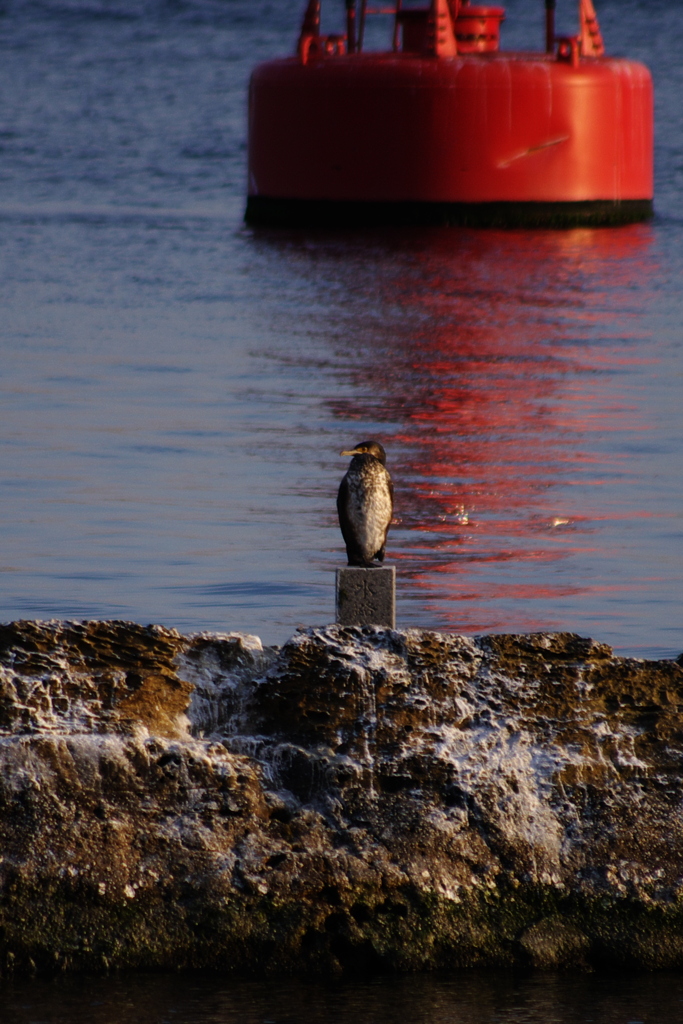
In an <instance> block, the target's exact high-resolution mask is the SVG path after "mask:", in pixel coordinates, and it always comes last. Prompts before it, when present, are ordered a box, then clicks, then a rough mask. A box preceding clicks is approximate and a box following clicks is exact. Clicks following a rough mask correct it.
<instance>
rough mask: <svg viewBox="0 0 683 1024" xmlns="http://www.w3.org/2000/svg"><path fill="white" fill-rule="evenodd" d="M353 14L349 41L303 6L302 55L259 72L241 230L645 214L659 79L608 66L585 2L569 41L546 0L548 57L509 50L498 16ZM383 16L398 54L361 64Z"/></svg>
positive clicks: (405, 9) (611, 219) (627, 218)
mask: <svg viewBox="0 0 683 1024" xmlns="http://www.w3.org/2000/svg"><path fill="white" fill-rule="evenodd" d="M380 2H381V0H380ZM345 3H346V32H345V33H344V34H338V35H324V34H322V33H321V25H320V0H309V2H308V6H307V8H306V12H305V15H304V19H303V24H302V27H301V32H300V35H299V39H298V44H297V51H296V55H295V56H293V57H289V58H283V59H279V60H271V61H268V62H266V63H265V64H261V65H260V66H259V67H257V68H256V69H255V70H254V72H253V74H252V77H251V83H250V90H249V187H248V200H247V210H246V219H247V221H248V222H250V223H252V224H267V225H295V226H298V225H330V224H333V225H342V226H350V225H358V224H361V225H371V224H468V225H481V226H486V225H490V226H558V227H562V226H573V225H603V224H618V223H625V222H631V221H636V220H642V219H645V218H647V217H649V216H650V215H651V214H652V209H653V205H652V204H653V94H652V79H651V76H650V73H649V71H648V69H647V68H646V67H645V66H644V65H643V64H641V63H639V62H637V61H633V60H627V59H622V58H613V57H608V56H606V55H605V48H604V44H603V39H602V35H601V32H600V26H599V24H598V19H597V15H596V12H595V9H594V7H593V3H592V0H579V31H578V33H577V34H576V35H573V36H562V37H558V36H556V35H555V0H545V50H544V51H539V52H506V51H501V50H500V48H499V39H500V25H501V22H502V21H503V19H504V17H505V11H504V9H503V8H502V7H493V6H482V5H474V4H470V3H467V2H465V0H430V2H429V6H423V7H415V6H406V4H405V3H404V0H394V3H393V4H392V6H390V7H370V6H369V5H368V0H345ZM381 13H384V14H390V15H391V16H392V17H393V19H394V25H393V33H392V47H391V49H390V50H388V51H386V52H379V53H375V52H366V51H365V50H364V37H365V24H366V20H367V18H368V17H369V16H372V15H375V14H381Z"/></svg>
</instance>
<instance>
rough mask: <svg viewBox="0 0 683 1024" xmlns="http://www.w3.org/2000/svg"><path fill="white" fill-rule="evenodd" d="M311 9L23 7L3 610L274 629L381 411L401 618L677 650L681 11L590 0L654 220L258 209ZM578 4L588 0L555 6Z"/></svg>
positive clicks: (9, 0) (126, 1008) (180, 992)
mask: <svg viewBox="0 0 683 1024" xmlns="http://www.w3.org/2000/svg"><path fill="white" fill-rule="evenodd" d="M300 7H301V0H277V2H275V0H272V2H269V0H168V2H163V0H135V2H134V0H44V2H33V0H23V2H22V0H4V2H3V3H2V4H1V6H0V10H1V11H2V15H1V16H0V261H1V272H0V308H1V309H2V315H1V318H0V346H1V349H0V394H1V403H2V404H1V408H2V431H1V435H0V487H1V489H2V490H1V493H2V502H1V504H0V521H1V524H2V533H1V536H2V550H1V552H0V580H1V581H2V586H1V587H0V618H3V619H11V618H16V617H21V616H23V617H42V618H48V617H53V616H55V617H112V616H115V617H119V618H130V619H135V620H138V621H142V622H149V621H154V622H160V623H164V624H166V625H173V626H177V627H178V628H180V629H182V630H185V631H189V630H196V629H205V628H216V629H226V628H227V629H239V630H246V631H251V632H256V633H259V634H260V635H261V636H262V637H263V638H264V639H265V640H267V641H269V642H280V641H282V640H284V639H285V638H286V637H287V636H288V635H289V634H291V632H292V631H293V630H294V628H295V627H296V626H297V625H299V624H313V623H320V622H325V621H330V620H331V619H332V617H333V608H332V582H331V581H332V570H333V568H334V567H335V566H336V565H339V564H341V561H342V546H341V538H340V536H339V533H338V528H337V525H336V521H335V512H334V497H335V491H336V487H337V483H338V480H339V478H340V476H341V474H342V472H343V470H344V460H341V459H340V458H339V457H338V454H337V453H338V452H339V451H340V450H341V449H342V448H345V447H348V446H349V445H350V444H353V443H354V442H357V441H360V440H362V439H364V438H365V437H367V436H372V435H375V436H378V437H380V438H381V439H382V440H383V441H384V443H385V445H386V447H387V449H388V450H389V455H390V467H391V470H392V472H393V474H394V477H395V480H396V493H397V510H396V514H397V519H398V520H399V522H398V523H397V524H396V525H395V526H394V528H393V530H392V533H391V534H390V544H389V556H390V559H391V560H392V561H395V562H396V564H397V566H398V569H399V586H400V598H399V621H400V623H401V624H403V625H421V626H430V627H437V628H440V629H447V630H461V631H466V632H471V631H486V630H496V631H504V630H528V629H546V628H552V629H571V630H577V631H579V632H581V633H584V634H590V635H593V636H595V637H597V638H599V639H601V640H604V641H608V642H610V643H612V644H613V645H614V646H615V647H616V648H617V650H618V651H621V652H624V653H630V654H644V655H649V656H672V655H675V654H678V652H680V651H681V650H682V649H683V615H682V614H681V600H680V595H681V589H682V583H683V559H682V556H681V550H682V546H681V528H682V522H681V516H682V511H683V501H682V498H683V474H682V473H681V450H682V448H683V444H682V442H683V414H682V413H681V407H682V405H683V403H682V402H681V399H680V392H681V384H682V383H683V358H682V349H681V336H682V328H681V324H682V322H683V316H682V312H683V310H682V308H681V307H682V302H681V292H680V287H679V282H680V279H681V270H682V269H683V267H682V264H683V204H682V199H681V186H682V185H683V133H682V132H681V119H682V118H683V106H682V105H681V103H680V96H681V92H682V87H683V64H682V63H681V61H680V53H681V52H682V49H683V9H681V8H680V7H679V6H676V5H672V4H670V3H668V2H664V0H648V2H645V0H643V2H636V0H620V2H616V0H611V2H602V3H601V4H599V15H600V19H601V24H602V27H603V31H604V35H605V38H606V40H607V45H608V49H609V51H610V52H612V53H624V54H628V55H630V56H633V57H637V58H640V59H643V60H645V61H646V62H647V63H648V64H649V65H650V67H651V68H652V70H653V73H654V77H655V83H656V90H657V143H656V146H657V150H656V159H657V192H656V209H657V216H656V218H655V220H654V221H653V222H652V223H651V224H647V225H638V226H633V227H627V228H623V229H618V230H609V229H608V230H582V231H570V232H561V233H558V232H526V233H522V232H495V231H481V232H475V231H465V230H443V231H411V232H400V231H395V232H391V231H386V232H379V233H362V232H357V233H354V234H350V235H348V236H343V235H342V236H340V235H337V236H325V235H320V234H315V233H310V232H308V233H307V232H298V233H297V232H289V233H283V232H267V231H260V232H255V231H251V230H247V229H246V228H245V227H244V226H243V224H242V219H241V218H242V212H243V206H244V191H245V189H244V180H245V170H244V164H245V118H244V91H245V83H246V80H247V77H248V73H249V70H250V68H251V67H252V66H253V64H254V63H256V62H257V61H259V60H261V59H265V58H267V57H269V56H271V55H275V54H280V53H283V52H288V51H290V50H291V48H292V45H293V41H294V37H295V33H296V26H297V22H298V17H299V14H300ZM572 17H573V5H571V10H570V5H569V4H564V5H563V2H562V0H561V3H560V9H559V12H558V18H559V24H558V30H560V31H571V30H572V22H571V18H572ZM565 23H566V24H565ZM528 24H531V25H532V29H533V31H530V30H528V28H527V25H528ZM369 31H370V38H371V39H372V33H377V32H380V31H381V27H380V26H378V25H376V24H373V25H372V27H371V28H370V29H369ZM503 38H504V44H505V45H506V46H508V47H515V46H528V45H533V46H539V47H540V44H541V39H542V10H541V4H540V2H537V0H513V2H510V3H509V4H508V20H507V22H506V24H505V26H504V29H503ZM682 1001H683V992H682V989H681V981H680V979H679V978H678V977H671V976H668V975H665V976H640V975H636V976H628V977H625V976H623V975H618V976H615V977H612V976H605V975H601V976H599V977H598V976H586V977H581V976H579V977H575V976H560V977H556V976H544V975H535V976H533V977H531V978H523V977H522V978H520V977H512V976H508V975H501V974H490V973H487V974H485V975H483V974H476V973H475V974H472V975H467V976H460V977H458V978H456V979H455V980H453V979H452V980H443V979H442V980H438V979H425V978H418V979H404V980H402V981H396V980H392V981H390V982H387V981H378V982H375V983H372V984H371V983H368V984H364V983H363V984H357V985H355V986H350V987H346V988H345V987H341V988H335V989H328V988H324V987H319V986H314V985H313V986H303V987H301V986H292V985H289V986H287V985H283V984H281V983H280V984H275V983H268V984H258V985H229V984H227V983H224V982H220V981H219V980H217V979H215V978H214V979H200V978H189V979H188V978H186V977H185V978H178V979H168V978H157V977H152V978H145V977H142V978H140V977H138V978H133V979H126V978H120V979H108V980H106V979H105V980H102V979H99V980H96V981H88V980H85V981H84V980H83V979H72V980H66V981H60V982H54V983H30V984H23V983H17V984H16V985H15V986H10V987H5V989H4V990H3V993H2V996H1V997H0V1007H1V1008H2V1021H3V1024H4V1022H5V1021H7V1022H10V1021H12V1022H14V1021H16V1022H21V1024H24V1022H26V1024H28V1022H37V1021H43V1022H57V1021H69V1022H78V1021H86V1020H87V1021H89V1022H97V1024H105V1022H106V1024H108V1022H116V1024H125V1022H127V1021H135V1022H136V1024H137V1022H144V1024H146V1022H147V1021H149V1022H152V1021H154V1022H162V1021H163V1022H166V1021H176V1020H177V1021H183V1022H184V1024H194V1022H197V1024H209V1022H213V1021H221V1022H223V1021H225V1022H232V1021H235V1022H237V1021H239V1022H240V1024H242V1022H245V1024H251V1022H258V1024H265V1022H266V1021H273V1022H275V1021H277V1022H278V1024H284V1022H285V1021H287V1022H288V1024H292V1022H294V1021H303V1020H305V1021H307V1022H311V1024H315V1022H317V1021H323V1020H325V1021H333V1022H340V1024H343V1022H346V1021H352V1020H353V1021H357V1020H361V1021H363V1022H384V1021H387V1022H392V1024H393V1022H394V1021H395V1020H397V1019H404V1020H410V1021H422V1020H425V1021H429V1022H430V1024H441V1022H449V1024H450V1022H454V1024H455V1022H457V1024H475V1022H476V1024H479V1022H487V1024H491V1022H496V1024H498V1022H501V1024H527V1022H528V1024H536V1022H539V1024H541V1022H542V1024H551V1022H552V1024H554V1022H558V1024H575V1022H584V1021H586V1022H588V1021H596V1022H599V1024H611V1022H614V1024H637V1022H641V1021H642V1022H643V1024H644V1022H648V1024H650V1022H657V1024H666V1022H672V1024H673V1022H677V1021H679V1020H680V1019H681V1017H682V1016H683V1013H682V1010H683V1007H682V1005H681V1004H682Z"/></svg>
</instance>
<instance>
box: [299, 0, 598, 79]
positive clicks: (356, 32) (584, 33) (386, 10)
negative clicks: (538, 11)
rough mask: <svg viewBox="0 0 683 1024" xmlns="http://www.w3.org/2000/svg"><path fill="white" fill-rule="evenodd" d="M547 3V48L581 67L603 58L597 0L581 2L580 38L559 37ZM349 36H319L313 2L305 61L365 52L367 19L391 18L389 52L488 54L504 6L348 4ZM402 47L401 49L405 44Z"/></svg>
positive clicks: (359, 0)
mask: <svg viewBox="0 0 683 1024" xmlns="http://www.w3.org/2000/svg"><path fill="white" fill-rule="evenodd" d="M544 3H545V50H546V53H548V54H556V55H557V59H558V60H571V62H572V64H575V63H578V60H579V58H580V57H600V56H602V55H603V54H604V52H605V47H604V43H603V40H602V34H601V32H600V26H599V24H598V18H597V15H596V13H595V7H594V6H593V0H579V2H578V6H579V11H578V13H579V32H578V34H577V35H576V36H556V35H555V9H556V0H544ZM345 6H346V33H345V34H344V35H326V36H322V35H321V34H320V0H309V2H308V6H307V7H306V12H305V14H304V19H303V23H302V26H301V33H300V35H299V43H298V53H299V56H300V57H301V59H302V62H303V63H304V64H305V63H307V61H308V59H309V57H311V56H316V57H326V56H328V57H329V56H337V55H340V54H344V53H350V54H353V53H362V51H363V42H364V38H365V24H366V20H367V18H368V17H369V16H373V15H388V16H390V17H393V19H394V28H393V33H392V43H391V50H392V51H393V52H394V53H397V52H399V50H400V49H402V50H403V52H408V53H423V54H425V55H431V56H435V57H451V56H455V54H457V53H486V52H492V51H495V50H497V49H498V47H499V37H500V23H501V21H502V20H503V19H504V17H505V11H504V9H503V8H502V7H493V6H488V5H486V6H483V5H482V6H479V5H476V4H470V3H469V0H431V2H430V3H429V5H428V6H422V7H415V6H405V5H404V2H403V0H395V2H394V3H392V4H390V5H381V4H377V5H375V4H372V5H370V4H369V2H368V0H345ZM401 44H402V45H401Z"/></svg>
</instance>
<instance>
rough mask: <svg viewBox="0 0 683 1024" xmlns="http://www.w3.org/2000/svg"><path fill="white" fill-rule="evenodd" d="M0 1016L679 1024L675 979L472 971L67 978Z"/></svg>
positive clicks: (95, 1022) (115, 1023) (29, 1020)
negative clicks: (369, 976) (341, 981)
mask: <svg viewBox="0 0 683 1024" xmlns="http://www.w3.org/2000/svg"><path fill="white" fill-rule="evenodd" d="M0 1010H2V1021H3V1024H359V1022H361V1024H397V1022H398V1021H406V1022H409V1024H678V1022H679V1021H680V1020H681V1017H682V1016H683V981H682V980H681V978H680V976H677V975H668V974H664V975H661V974H649V975H638V974H636V975H630V976H629V977H626V978H625V977H624V976H623V975H621V974H619V975H616V974H600V975H587V976H571V975H553V974H535V975H527V976H523V975H519V976H515V975H513V974H508V973H505V972H501V971H486V972H483V971H482V972H480V971H472V972H468V973H462V974H456V975H455V976H453V977H450V978H439V977H431V976H423V975H418V976H413V977H405V978H378V979H375V980H373V981H367V982H355V983H354V984H353V985H335V986H329V985H328V986H326V985H323V984H320V983H318V984H316V983H309V984H305V985H304V984H300V983H296V982H282V981H280V982H273V981H270V982H265V983H264V982H247V983H234V982H233V983H230V982H227V981H221V980H219V979H216V978H212V977H211V976H202V975H189V976H188V975H180V976H178V975H176V976H171V977H169V976H165V975H162V976H158V975H157V976H154V975H152V976H147V977H146V976H144V975H142V976H140V975H138V976H133V977H125V976H124V977H120V978H99V979H89V978H86V979H82V978H79V979H68V980H62V981H55V982H38V983H36V982H33V983H31V984H28V983H23V984H18V985H15V986H9V987H8V988H6V989H5V991H4V992H0Z"/></svg>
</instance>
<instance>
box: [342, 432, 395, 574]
mask: <svg viewBox="0 0 683 1024" xmlns="http://www.w3.org/2000/svg"><path fill="white" fill-rule="evenodd" d="M340 454H341V455H351V456H353V458H352V459H351V465H350V466H349V469H348V472H347V473H346V475H345V476H344V478H343V479H342V482H341V484H340V485H339V493H338V495H337V512H338V513H339V525H340V527H341V532H342V536H343V538H344V543H345V544H346V554H347V556H348V560H349V565H360V566H364V567H365V568H366V569H371V568H377V563H376V562H375V559H377V562H379V563H380V564H381V563H382V562H383V561H384V549H385V545H386V540H387V532H388V530H389V524H390V523H391V517H392V515H393V511H394V485H393V484H392V482H391V477H390V476H389V473H388V471H387V469H386V461H387V456H386V452H385V451H384V448H383V447H382V445H381V444H380V443H379V442H378V441H361V442H360V444H357V445H356V447H355V448H351V449H350V450H348V451H343V452H341V453H340Z"/></svg>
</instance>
